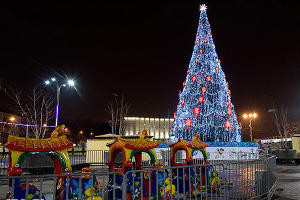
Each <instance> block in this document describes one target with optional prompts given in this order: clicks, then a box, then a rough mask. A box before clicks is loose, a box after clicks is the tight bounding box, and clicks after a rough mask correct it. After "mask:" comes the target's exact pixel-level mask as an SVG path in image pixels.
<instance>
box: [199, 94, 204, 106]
mask: <svg viewBox="0 0 300 200" xmlns="http://www.w3.org/2000/svg"><path fill="white" fill-rule="evenodd" d="M203 100H204V98H203V96H200V97H199V98H198V105H200V104H203Z"/></svg>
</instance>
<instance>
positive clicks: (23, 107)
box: [7, 88, 55, 138]
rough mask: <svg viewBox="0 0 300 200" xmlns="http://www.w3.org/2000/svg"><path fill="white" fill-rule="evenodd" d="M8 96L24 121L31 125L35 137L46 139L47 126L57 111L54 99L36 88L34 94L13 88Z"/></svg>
mask: <svg viewBox="0 0 300 200" xmlns="http://www.w3.org/2000/svg"><path fill="white" fill-rule="evenodd" d="M7 94H8V95H9V96H10V97H11V99H12V100H13V101H14V102H15V103H16V105H17V107H18V109H17V111H18V113H19V114H20V115H21V116H22V119H23V120H24V121H25V123H27V124H28V125H30V126H29V128H30V130H31V131H32V132H33V133H34V137H35V138H44V137H45V134H46V130H47V127H46V126H45V125H46V124H47V123H48V121H49V120H50V119H51V118H52V117H53V113H54V111H55V105H54V99H53V98H51V97H50V96H48V95H46V94H45V93H44V92H42V90H41V89H38V88H34V89H33V90H32V93H29V92H23V91H22V90H17V89H12V88H11V89H10V91H9V92H7ZM26 137H27V135H26Z"/></svg>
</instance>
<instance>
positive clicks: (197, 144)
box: [169, 133, 219, 194]
mask: <svg viewBox="0 0 300 200" xmlns="http://www.w3.org/2000/svg"><path fill="white" fill-rule="evenodd" d="M198 138H199V135H198V134H197V133H196V134H195V135H194V136H193V140H192V141H188V140H181V139H178V141H177V142H175V143H171V144H169V146H170V148H171V166H172V167H176V168H175V169H173V170H172V173H173V176H174V177H176V179H174V180H173V183H174V185H175V187H176V191H179V193H181V194H183V193H184V191H190V187H191V191H192V193H193V194H194V193H195V192H196V191H202V190H203V189H205V188H208V187H211V185H212V184H213V185H214V181H215V180H218V184H219V178H217V176H216V173H213V172H214V169H213V167H212V166H211V165H209V162H208V160H207V152H206V149H205V148H206V147H208V144H207V143H204V142H201V141H200V140H199V139H198ZM179 152H181V153H182V154H179ZM198 152H201V154H202V156H203V163H202V164H200V165H199V164H198V165H194V159H193V157H194V156H195V155H196V154H197V153H198ZM182 166H190V167H182ZM215 177H216V178H217V179H216V178H215ZM177 179H178V180H177Z"/></svg>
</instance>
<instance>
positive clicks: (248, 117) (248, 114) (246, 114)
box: [243, 113, 257, 142]
mask: <svg viewBox="0 0 300 200" xmlns="http://www.w3.org/2000/svg"><path fill="white" fill-rule="evenodd" d="M256 117H257V114H256V113H245V114H243V118H244V119H249V128H250V140H251V142H252V141H253V128H252V120H253V119H255V118H256Z"/></svg>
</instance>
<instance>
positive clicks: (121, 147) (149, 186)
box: [107, 130, 164, 200]
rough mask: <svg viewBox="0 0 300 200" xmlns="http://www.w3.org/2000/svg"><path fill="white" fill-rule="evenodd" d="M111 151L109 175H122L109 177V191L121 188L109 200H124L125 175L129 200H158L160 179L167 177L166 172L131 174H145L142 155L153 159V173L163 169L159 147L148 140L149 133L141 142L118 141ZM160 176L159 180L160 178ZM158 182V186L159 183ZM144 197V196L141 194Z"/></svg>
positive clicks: (144, 133) (142, 136)
mask: <svg viewBox="0 0 300 200" xmlns="http://www.w3.org/2000/svg"><path fill="white" fill-rule="evenodd" d="M107 146H108V147H109V149H110V161H109V171H110V172H119V173H120V175H116V177H114V176H112V175H110V177H109V186H108V188H109V189H110V190H112V188H113V187H118V188H120V189H117V191H115V193H113V192H112V191H110V192H109V199H122V190H121V185H122V184H123V182H124V180H123V175H124V174H127V177H126V180H127V183H126V184H127V188H126V199H139V198H140V196H143V197H144V199H145V200H146V199H150V198H151V199H159V198H161V197H158V198H157V197H156V194H157V193H158V194H159V196H161V194H160V193H159V192H157V188H156V184H158V185H159V187H158V189H159V188H160V187H161V185H162V184H163V182H161V180H162V178H161V176H164V172H163V171H159V170H156V171H142V172H138V173H137V174H135V175H133V174H132V173H128V172H130V171H132V170H142V169H143V168H142V153H146V154H148V155H149V157H150V163H151V165H152V167H151V168H152V169H159V168H161V167H162V165H160V164H158V161H157V157H156V152H155V147H157V146H158V143H156V142H153V141H151V140H150V139H149V138H147V131H146V130H144V131H143V132H142V134H141V136H140V138H139V139H123V138H119V137H117V138H116V139H115V141H113V142H112V143H109V144H107ZM117 158H119V160H121V162H122V164H121V165H117V162H116V161H117ZM157 176H158V177H157ZM157 181H158V182H157ZM142 193H143V194H142Z"/></svg>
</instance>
